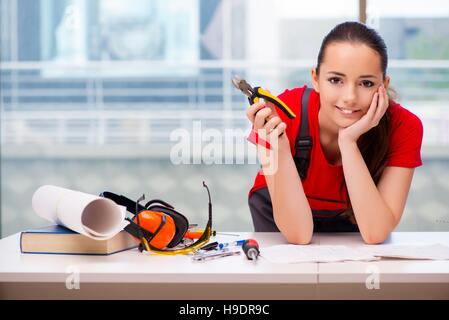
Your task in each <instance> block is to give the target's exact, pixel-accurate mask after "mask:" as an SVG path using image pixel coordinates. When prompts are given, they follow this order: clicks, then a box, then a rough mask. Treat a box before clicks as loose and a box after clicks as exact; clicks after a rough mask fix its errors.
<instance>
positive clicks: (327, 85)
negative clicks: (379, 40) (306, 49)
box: [312, 42, 389, 128]
mask: <svg viewBox="0 0 449 320" xmlns="http://www.w3.org/2000/svg"><path fill="white" fill-rule="evenodd" d="M312 81H313V85H314V88H315V90H316V91H317V92H319V93H320V103H321V107H320V113H324V114H323V115H324V116H325V118H326V119H328V121H329V122H332V126H337V127H340V128H346V127H348V126H350V125H352V124H353V123H354V122H356V121H357V120H359V119H360V118H361V117H362V116H363V115H364V114H365V113H366V112H367V111H368V109H369V106H370V104H371V101H372V99H373V96H374V93H375V92H376V91H377V89H378V88H379V86H380V85H382V84H384V85H385V88H387V86H388V83H389V78H388V77H385V79H384V77H383V74H382V68H381V60H380V56H379V54H378V53H377V52H376V51H375V50H373V49H371V48H370V47H368V46H367V45H365V44H360V43H351V42H334V43H330V44H329V45H328V46H327V48H326V49H325V52H324V58H323V61H322V63H321V65H320V69H319V73H317V72H316V70H315V69H314V70H312Z"/></svg>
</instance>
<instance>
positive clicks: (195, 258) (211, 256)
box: [192, 250, 241, 262]
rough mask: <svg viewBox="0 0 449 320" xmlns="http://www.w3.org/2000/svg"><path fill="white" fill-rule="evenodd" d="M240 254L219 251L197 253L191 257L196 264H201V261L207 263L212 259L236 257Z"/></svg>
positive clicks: (237, 252) (238, 252)
mask: <svg viewBox="0 0 449 320" xmlns="http://www.w3.org/2000/svg"><path fill="white" fill-rule="evenodd" d="M240 253H241V251H240V250H239V251H230V250H219V251H214V252H212V253H207V254H204V253H199V254H195V255H194V256H193V257H192V261H197V262H201V261H207V260H213V259H218V258H224V257H229V256H237V255H239V254H240Z"/></svg>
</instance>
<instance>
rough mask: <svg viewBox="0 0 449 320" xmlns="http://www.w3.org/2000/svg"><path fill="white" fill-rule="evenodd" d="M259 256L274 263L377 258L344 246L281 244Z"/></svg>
mask: <svg viewBox="0 0 449 320" xmlns="http://www.w3.org/2000/svg"><path fill="white" fill-rule="evenodd" d="M260 255H261V256H262V257H264V258H266V259H267V260H268V261H270V262H274V263H301V262H339V261H372V260H378V259H379V258H377V257H375V256H373V255H371V254H369V253H366V252H364V251H362V250H357V249H353V248H349V247H346V246H320V245H313V244H312V245H304V246H302V245H294V244H282V245H276V246H271V247H267V248H261V250H260Z"/></svg>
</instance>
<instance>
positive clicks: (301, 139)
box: [294, 88, 312, 180]
mask: <svg viewBox="0 0 449 320" xmlns="http://www.w3.org/2000/svg"><path fill="white" fill-rule="evenodd" d="M311 91H312V89H310V88H306V89H304V92H303V94H302V98H301V123H300V124H299V130H298V131H299V133H298V135H297V136H296V145H295V155H294V160H295V165H296V169H297V170H298V173H299V177H300V178H301V180H304V179H305V178H306V177H307V169H308V168H309V163H310V151H311V149H312V137H311V136H310V134H309V115H308V106H309V98H310V92H311Z"/></svg>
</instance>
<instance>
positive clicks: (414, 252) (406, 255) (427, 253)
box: [363, 243, 449, 260]
mask: <svg viewBox="0 0 449 320" xmlns="http://www.w3.org/2000/svg"><path fill="white" fill-rule="evenodd" d="M363 251H365V252H366V253H371V254H373V255H375V256H378V257H385V258H400V259H414V260H449V247H448V246H445V245H443V244H439V243H437V244H432V245H388V244H386V245H377V246H369V247H364V249H363Z"/></svg>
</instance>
